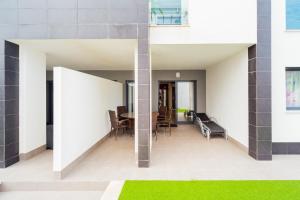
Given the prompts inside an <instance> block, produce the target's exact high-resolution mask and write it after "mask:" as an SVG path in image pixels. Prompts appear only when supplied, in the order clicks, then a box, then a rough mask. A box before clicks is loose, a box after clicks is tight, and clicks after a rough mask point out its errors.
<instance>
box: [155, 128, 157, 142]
mask: <svg viewBox="0 0 300 200" xmlns="http://www.w3.org/2000/svg"><path fill="white" fill-rule="evenodd" d="M155 140H156V141H157V130H155Z"/></svg>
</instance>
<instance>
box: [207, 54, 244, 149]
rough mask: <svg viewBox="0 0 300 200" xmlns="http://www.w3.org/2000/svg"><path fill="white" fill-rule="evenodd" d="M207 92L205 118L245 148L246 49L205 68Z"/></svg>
mask: <svg viewBox="0 0 300 200" xmlns="http://www.w3.org/2000/svg"><path fill="white" fill-rule="evenodd" d="M206 92H207V95H206V106H207V107H206V109H207V113H208V115H209V116H211V117H214V118H216V119H217V122H218V123H219V124H220V125H221V126H223V127H224V128H225V129H226V131H227V133H228V135H229V136H231V137H233V138H234V139H235V140H237V141H239V142H240V143H241V144H243V145H245V146H246V147H248V132H249V131H248V49H245V50H243V51H242V52H240V53H239V54H237V55H235V56H233V57H231V58H228V59H227V60H225V61H223V62H222V63H220V64H218V65H216V66H212V67H209V68H208V69H207V72H206Z"/></svg>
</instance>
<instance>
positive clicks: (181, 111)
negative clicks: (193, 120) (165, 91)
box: [177, 108, 189, 113]
mask: <svg viewBox="0 0 300 200" xmlns="http://www.w3.org/2000/svg"><path fill="white" fill-rule="evenodd" d="M188 111H189V110H188V109H186V108H177V113H185V112H188Z"/></svg>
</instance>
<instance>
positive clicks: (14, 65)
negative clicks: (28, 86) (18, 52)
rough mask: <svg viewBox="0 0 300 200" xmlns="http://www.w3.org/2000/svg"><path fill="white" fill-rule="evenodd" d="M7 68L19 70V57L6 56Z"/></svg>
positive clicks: (8, 69)
mask: <svg viewBox="0 0 300 200" xmlns="http://www.w3.org/2000/svg"><path fill="white" fill-rule="evenodd" d="M4 59H5V70H7V71H14V72H19V59H18V58H16V57H11V56H5V57H4Z"/></svg>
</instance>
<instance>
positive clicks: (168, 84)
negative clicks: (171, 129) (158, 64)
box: [158, 81, 177, 126]
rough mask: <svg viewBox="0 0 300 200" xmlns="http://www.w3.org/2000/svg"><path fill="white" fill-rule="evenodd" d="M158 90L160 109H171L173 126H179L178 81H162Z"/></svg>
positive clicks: (160, 110) (161, 110) (162, 110)
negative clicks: (177, 113) (177, 115)
mask: <svg viewBox="0 0 300 200" xmlns="http://www.w3.org/2000/svg"><path fill="white" fill-rule="evenodd" d="M158 87H159V90H158V111H159V112H160V113H163V112H165V110H168V111H171V112H172V113H171V114H172V115H171V126H177V119H176V82H175V81H160V82H159V86H158Z"/></svg>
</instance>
